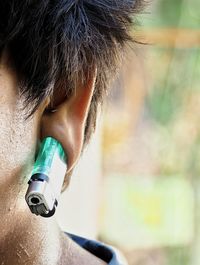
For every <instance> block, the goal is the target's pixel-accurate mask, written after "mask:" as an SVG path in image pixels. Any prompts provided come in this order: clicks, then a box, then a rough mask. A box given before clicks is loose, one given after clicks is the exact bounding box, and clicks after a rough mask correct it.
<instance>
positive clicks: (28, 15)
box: [0, 0, 141, 265]
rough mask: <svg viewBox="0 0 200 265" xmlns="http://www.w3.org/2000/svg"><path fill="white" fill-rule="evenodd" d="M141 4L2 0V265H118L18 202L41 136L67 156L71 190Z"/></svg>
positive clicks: (101, 248)
mask: <svg viewBox="0 0 200 265" xmlns="http://www.w3.org/2000/svg"><path fill="white" fill-rule="evenodd" d="M140 2H141V1H140V0H23V1H22V0H6V1H5V0H1V1H0V56H1V57H0V59H1V60H0V201H1V204H0V218H1V222H0V231H1V233H0V264H2V265H3V264H4V265H19V264H20V265H23V264H28V265H33V264H34V265H47V264H48V265H54V264H61V265H62V264H65V265H67V264H68V265H78V264H80V265H84V264H85V265H86V264H87V265H93V264H95V265H98V264H99V265H103V264H112V265H114V264H119V262H118V261H117V258H116V257H115V254H114V253H113V252H112V251H111V250H109V248H107V247H105V246H103V245H98V243H95V242H89V241H87V240H84V239H81V238H78V237H75V236H70V235H66V234H64V233H63V232H61V231H60V229H59V228H58V226H57V224H56V222H55V220H54V218H53V217H52V218H42V217H38V216H36V215H33V214H32V213H31V212H30V210H29V208H28V206H27V204H26V202H25V199H24V197H25V193H26V190H27V181H28V176H29V175H30V171H31V168H32V166H33V163H34V159H35V155H36V154H37V151H38V144H39V143H40V142H41V140H42V139H43V138H44V137H46V136H52V137H54V138H55V139H57V140H58V141H59V142H60V143H61V144H62V146H63V148H64V150H65V153H66V155H67V158H68V171H67V172H66V183H67V182H68V179H69V176H70V175H71V173H72V171H73V168H74V166H75V165H76V163H77V161H78V159H79V156H80V154H81V152H82V150H83V146H84V144H85V143H87V141H88V139H89V137H90V135H91V133H92V131H93V130H94V127H95V119H96V113H97V109H98V106H99V105H100V103H101V102H102V99H103V97H104V95H105V93H106V91H107V87H108V85H109V80H110V78H111V76H112V75H113V74H114V72H115V70H116V67H117V66H118V63H119V62H120V58H121V56H122V54H123V51H124V49H125V47H126V44H127V43H129V42H131V41H132V39H131V36H130V30H131V25H132V16H133V17H134V14H135V13H137V12H138V10H139V6H140ZM68 214H70V213H68ZM77 243H78V244H77Z"/></svg>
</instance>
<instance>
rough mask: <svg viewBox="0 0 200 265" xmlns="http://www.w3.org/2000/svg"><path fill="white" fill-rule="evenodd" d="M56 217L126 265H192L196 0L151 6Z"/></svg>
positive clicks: (198, 73) (197, 179) (198, 229)
mask: <svg viewBox="0 0 200 265" xmlns="http://www.w3.org/2000/svg"><path fill="white" fill-rule="evenodd" d="M138 21H139V22H140V24H141V25H140V26H139V27H137V28H136V29H133V36H135V38H136V39H137V40H139V41H142V42H144V43H148V44H147V45H139V44H138V45H136V44H135V49H134V53H133V52H132V53H130V54H128V55H127V56H126V58H125V60H124V62H123V67H122V68H121V69H120V72H119V75H118V77H117V79H116V80H115V82H114V85H113V88H112V89H111V92H110V94H109V98H108V100H107V102H106V104H105V105H104V110H103V114H101V117H100V118H99V123H98V128H97V132H96V134H95V136H94V137H93V139H92V141H91V143H90V145H89V146H88V147H87V150H86V152H85V153H84V155H83V157H82V158H81V161H80V164H79V166H78V168H77V169H76V171H75V174H74V176H73V178H72V181H71V185H70V187H69V189H68V190H67V191H66V192H65V193H64V194H63V195H62V198H61V201H62V205H61V206H60V208H59V211H58V214H57V218H58V220H59V223H60V225H61V227H62V228H63V230H65V231H69V232H72V233H75V234H79V235H82V236H86V237H89V238H97V239H98V240H102V241H104V242H106V243H107V244H111V245H113V246H116V247H117V248H118V249H120V250H121V251H122V252H123V253H124V255H125V257H126V258H127V260H128V262H129V264H130V265H158V264H159V265H199V264H200V122H199V120H200V1H199V0H167V1H166V0H154V1H151V3H149V4H148V6H147V7H146V11H145V12H143V14H142V15H140V16H138Z"/></svg>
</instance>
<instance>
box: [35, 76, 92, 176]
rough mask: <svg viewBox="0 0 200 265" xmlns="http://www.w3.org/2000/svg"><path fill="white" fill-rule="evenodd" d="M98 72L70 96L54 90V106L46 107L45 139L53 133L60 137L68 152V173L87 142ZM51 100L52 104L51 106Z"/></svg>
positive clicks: (43, 125) (44, 113)
mask: <svg viewBox="0 0 200 265" xmlns="http://www.w3.org/2000/svg"><path fill="white" fill-rule="evenodd" d="M95 81H96V74H94V75H93V76H92V77H91V78H89V79H88V80H87V81H86V82H85V83H84V84H83V83H80V84H79V85H77V87H76V89H75V91H74V93H73V94H72V95H70V97H64V96H63V93H62V92H61V93H59V90H58V93H56V91H55V93H54V95H53V98H51V102H53V106H52V107H53V109H54V110H52V111H51V110H50V109H49V108H47V109H46V110H48V111H46V110H44V112H43V114H42V117H41V135H40V137H41V139H40V140H42V139H43V138H45V137H47V136H51V137H53V138H55V139H56V140H58V141H59V142H60V143H61V145H62V146H63V148H64V151H65V153H66V155H67V166H68V170H67V172H70V171H71V170H72V169H73V168H74V165H75V164H76V162H77V161H78V159H79V157H80V154H81V151H82V147H83V143H84V132H85V124H86V120H87V116H88V111H89V108H90V103H91V100H92V96H93V92H94V86H95ZM51 102H50V104H49V105H51Z"/></svg>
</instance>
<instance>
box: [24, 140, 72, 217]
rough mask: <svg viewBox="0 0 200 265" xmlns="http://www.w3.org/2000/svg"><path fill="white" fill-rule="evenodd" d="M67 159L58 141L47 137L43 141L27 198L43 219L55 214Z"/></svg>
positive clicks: (30, 205) (28, 202)
mask: <svg viewBox="0 0 200 265" xmlns="http://www.w3.org/2000/svg"><path fill="white" fill-rule="evenodd" d="M66 159H67V158H66V155H65V152H64V150H63V148H62V146H61V144H60V143H59V142H58V141H57V140H55V139H54V138H52V137H47V138H45V139H44V140H43V141H42V143H41V147H40V150H39V153H38V156H37V159H36V162H35V164H34V168H33V171H32V174H31V179H30V180H29V182H28V184H29V187H28V190H27V193H26V196H25V199H26V202H27V204H28V206H29V208H30V210H31V212H32V213H34V214H36V215H41V216H43V217H51V216H52V215H53V214H54V213H55V211H56V207H57V205H58V199H59V197H60V193H61V189H62V185H63V182H64V178H65V173H66V171H67V161H66Z"/></svg>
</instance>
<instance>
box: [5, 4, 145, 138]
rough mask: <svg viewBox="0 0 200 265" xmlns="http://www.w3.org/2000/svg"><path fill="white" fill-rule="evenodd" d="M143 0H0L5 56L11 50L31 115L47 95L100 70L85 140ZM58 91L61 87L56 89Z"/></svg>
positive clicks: (71, 89) (68, 89)
mask: <svg viewBox="0 0 200 265" xmlns="http://www.w3.org/2000/svg"><path fill="white" fill-rule="evenodd" d="M142 2H143V1H142V0H23V1H22V0H1V1H0V55H1V54H2V52H3V51H5V50H6V51H8V53H9V57H10V58H11V61H12V63H13V65H14V67H15V69H16V70H17V73H18V75H19V77H20V86H19V88H20V93H21V94H22V95H24V96H25V98H26V103H25V105H26V107H28V106H29V108H28V109H30V112H29V116H31V115H32V114H33V113H34V112H35V111H36V110H37V108H38V106H39V105H40V103H41V102H42V101H43V100H44V99H46V97H47V96H50V95H52V94H53V93H57V91H58V92H59V90H61V89H62V90H64V91H65V96H67V97H69V96H70V95H71V94H72V93H73V92H74V90H75V88H76V84H77V82H80V80H81V81H82V82H84V81H85V80H87V78H88V77H89V75H90V73H91V72H94V70H95V69H97V79H96V84H95V91H94V95H93V99H92V104H91V109H90V112H89V115H88V120H87V124H86V138H89V135H90V133H91V131H92V130H93V128H94V126H95V120H96V111H97V106H98V105H99V103H100V102H102V99H103V97H104V94H105V92H106V89H107V86H108V84H109V82H108V80H109V79H110V75H112V74H113V72H114V71H115V70H116V67H117V65H118V62H119V60H120V57H121V55H122V54H123V50H124V48H125V46H126V44H127V43H128V42H132V36H131V26H132V22H133V20H134V17H135V16H134V15H135V14H137V13H138V12H139V11H140V7H141V3H142ZM56 89H57V91H55V90H56Z"/></svg>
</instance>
